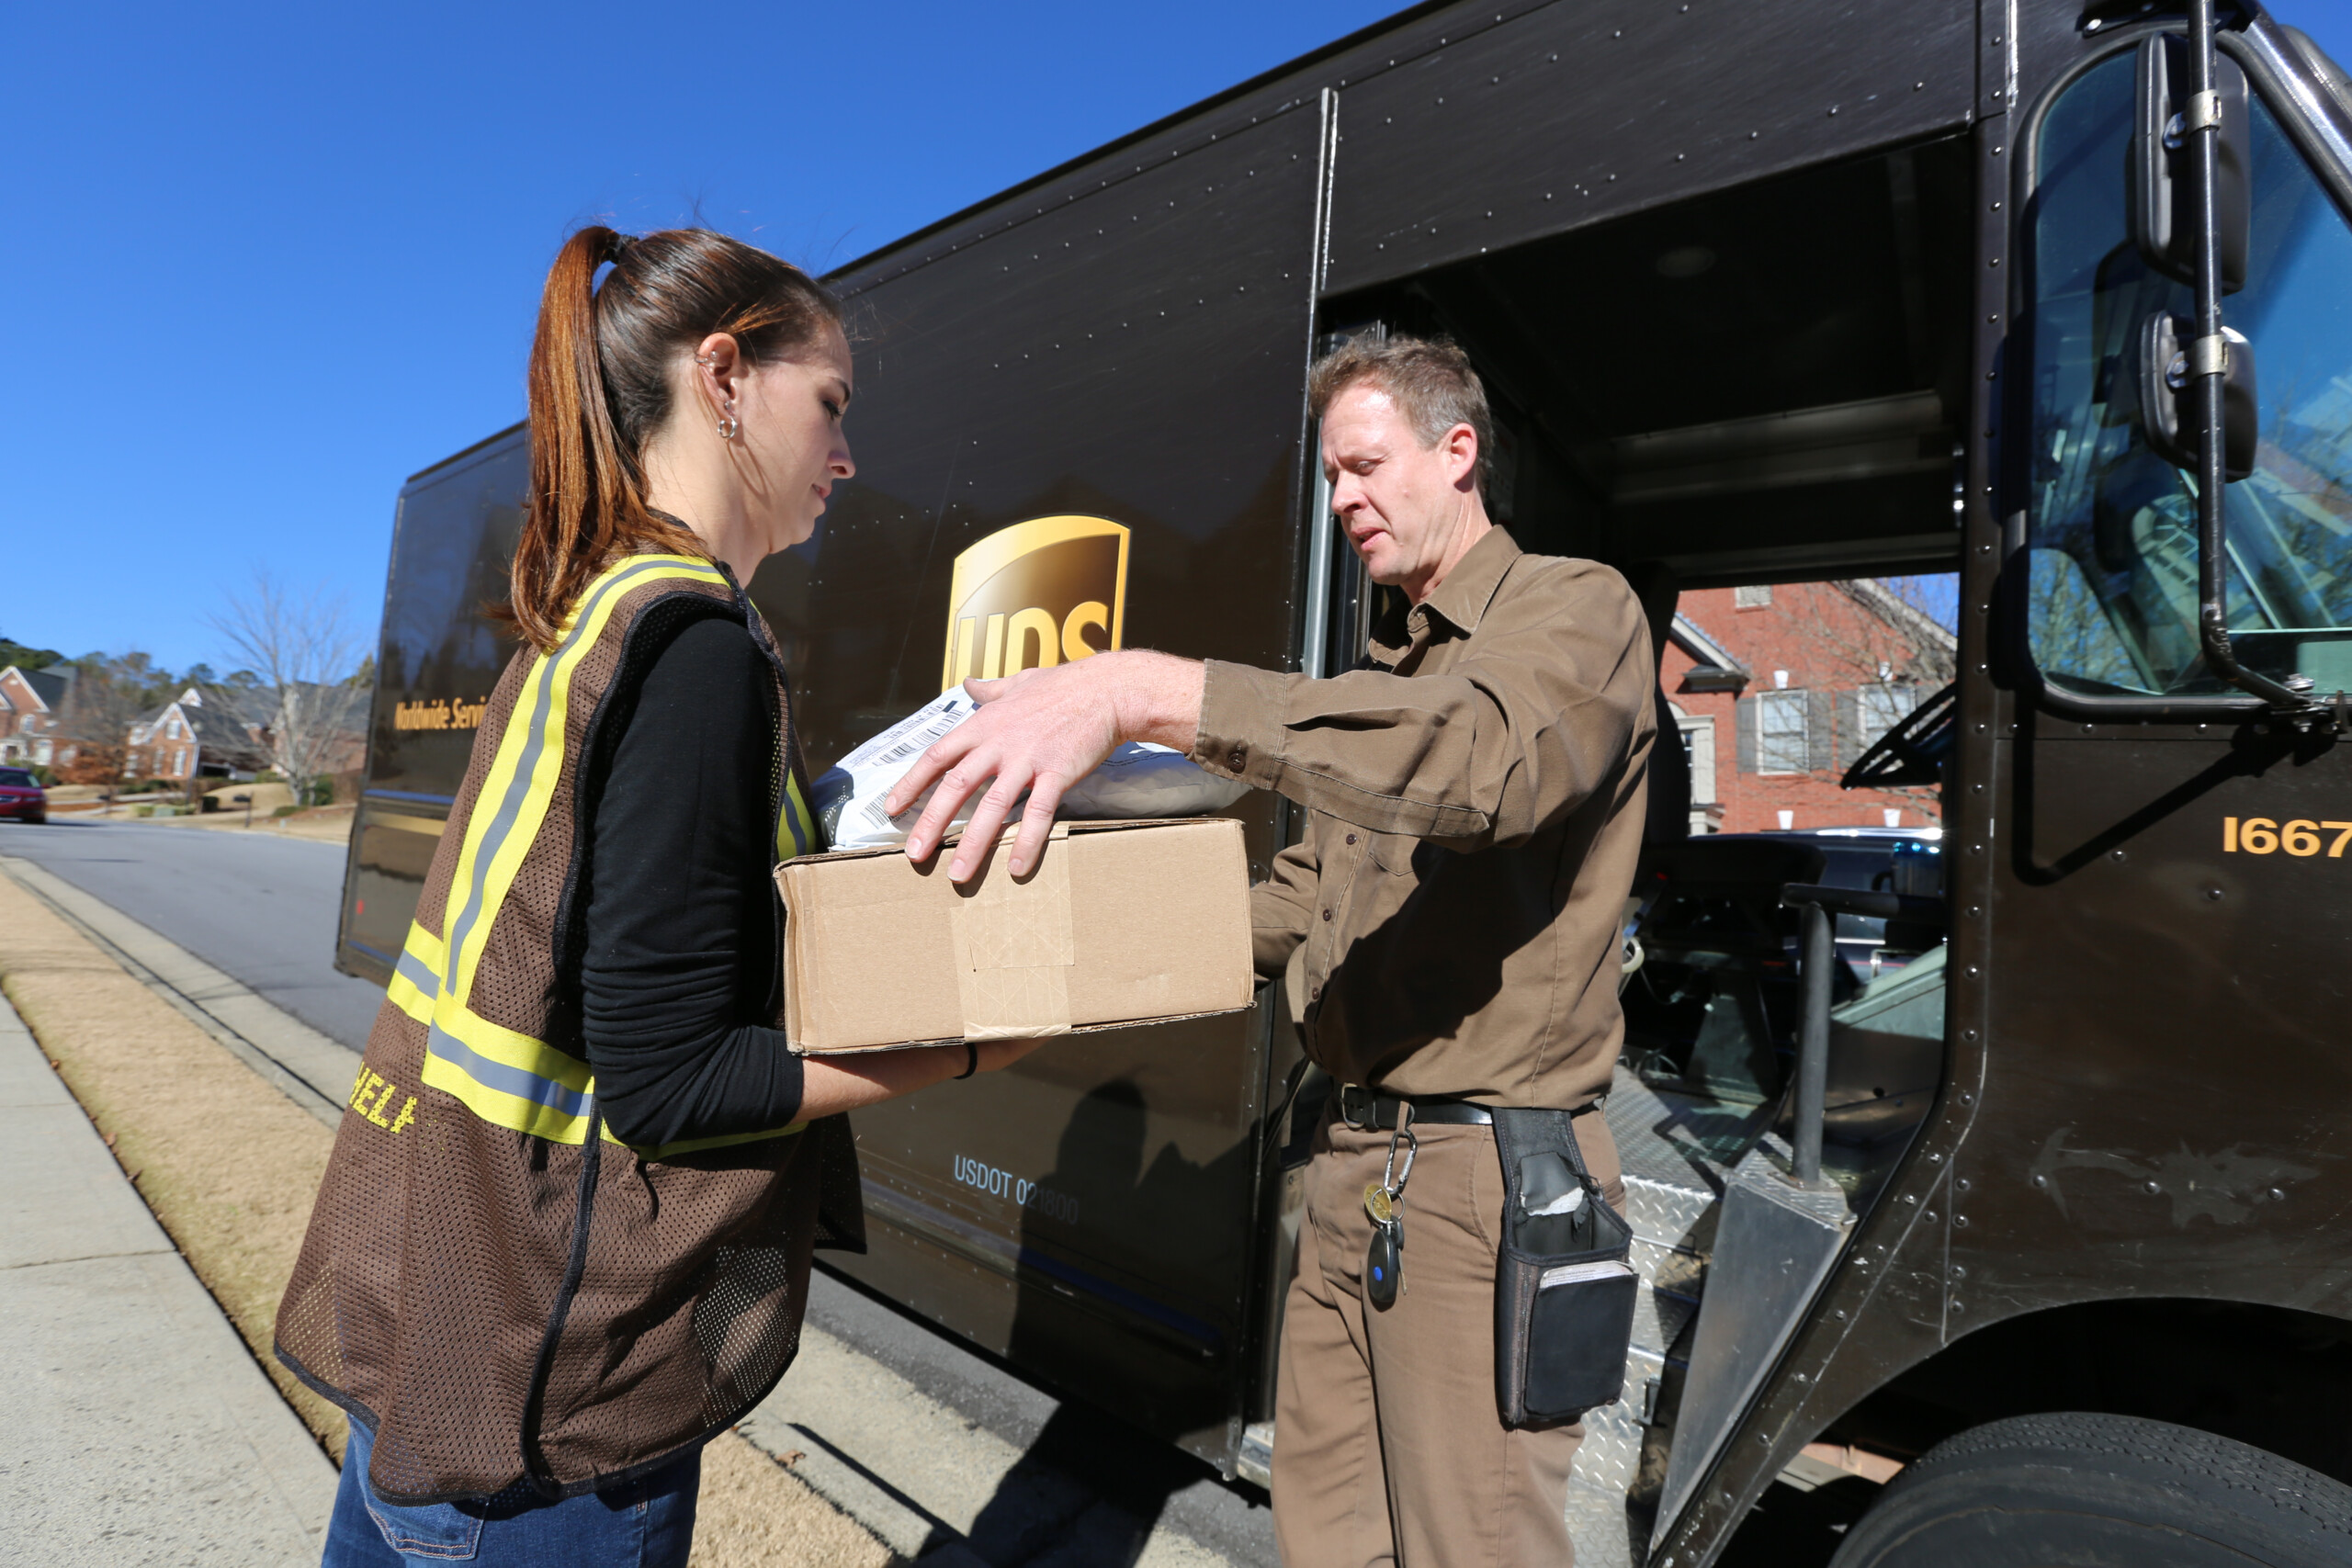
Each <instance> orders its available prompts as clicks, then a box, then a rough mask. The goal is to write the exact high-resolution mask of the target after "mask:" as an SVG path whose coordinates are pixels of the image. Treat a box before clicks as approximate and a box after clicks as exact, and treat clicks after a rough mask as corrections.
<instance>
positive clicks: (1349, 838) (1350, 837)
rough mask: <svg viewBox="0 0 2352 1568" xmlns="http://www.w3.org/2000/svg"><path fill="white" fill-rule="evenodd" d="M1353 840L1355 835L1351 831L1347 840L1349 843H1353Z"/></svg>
mask: <svg viewBox="0 0 2352 1568" xmlns="http://www.w3.org/2000/svg"><path fill="white" fill-rule="evenodd" d="M1355 841H1356V836H1355V835H1354V834H1353V833H1350V834H1349V835H1348V842H1350V843H1351V844H1352V843H1354V842H1355Z"/></svg>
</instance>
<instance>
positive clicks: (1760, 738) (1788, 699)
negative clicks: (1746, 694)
mask: <svg viewBox="0 0 2352 1568" xmlns="http://www.w3.org/2000/svg"><path fill="white" fill-rule="evenodd" d="M1805 707H1806V704H1805V694H1804V693H1803V692H1766V693H1764V694H1761V695H1760V696H1758V698H1757V699H1756V771H1757V772H1758V773H1807V772H1810V771H1811V764H1812V758H1813V738H1812V735H1811V734H1810V732H1809V731H1808V730H1807V728H1806V726H1805V718H1806V714H1805Z"/></svg>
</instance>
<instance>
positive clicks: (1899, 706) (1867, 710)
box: [1854, 684, 1919, 751]
mask: <svg viewBox="0 0 2352 1568" xmlns="http://www.w3.org/2000/svg"><path fill="white" fill-rule="evenodd" d="M1918 705H1919V691H1918V688H1917V687H1916V686H1894V685H1886V684H1880V685H1876V686H1864V687H1862V688H1860V690H1859V691H1857V692H1855V694H1854V717H1855V720H1856V724H1855V728H1858V729H1859V730H1860V732H1861V733H1860V735H1858V736H1856V737H1855V740H1856V743H1857V750H1858V751H1859V750H1860V749H1862V748H1867V747H1870V746H1874V745H1876V744H1877V743H1878V739H1879V737H1880V736H1882V735H1884V734H1885V733H1886V732H1887V731H1888V730H1890V729H1893V728H1894V727H1895V726H1896V725H1898V724H1900V723H1902V722H1903V721H1904V720H1905V718H1907V717H1909V716H1910V714H1911V710H1912V709H1913V708H1915V707H1917V706H1918Z"/></svg>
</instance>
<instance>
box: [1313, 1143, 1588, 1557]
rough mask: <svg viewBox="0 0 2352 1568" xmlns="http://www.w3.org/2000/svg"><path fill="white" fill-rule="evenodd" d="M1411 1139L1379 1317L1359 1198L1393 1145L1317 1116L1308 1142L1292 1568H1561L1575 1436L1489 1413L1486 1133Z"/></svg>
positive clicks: (1490, 1208) (1498, 1184) (1493, 1195)
mask: <svg viewBox="0 0 2352 1568" xmlns="http://www.w3.org/2000/svg"><path fill="white" fill-rule="evenodd" d="M1576 1126H1577V1139H1578V1146H1579V1147H1580V1148H1581V1149H1582V1151H1583V1154H1584V1157H1585V1163H1586V1165H1587V1167H1588V1168H1589V1169H1590V1170H1591V1172H1592V1175H1593V1177H1594V1179H1596V1180H1598V1181H1599V1182H1600V1184H1601V1190H1602V1192H1603V1194H1604V1195H1605V1196H1606V1197H1607V1198H1608V1199H1609V1201H1610V1203H1611V1206H1612V1207H1614V1208H1616V1209H1617V1210H1618V1211H1619V1212H1620V1213H1623V1209H1624V1201H1625V1200H1624V1187H1623V1183H1622V1182H1620V1181H1619V1180H1618V1176H1617V1150H1616V1146H1615V1145H1614V1144H1612V1143H1611V1140H1610V1137H1609V1134H1608V1130H1607V1127H1606V1125H1605V1124H1604V1123H1603V1122H1602V1121H1601V1119H1600V1117H1599V1116H1597V1115H1594V1116H1579V1117H1578V1118H1577V1123H1576ZM1417 1133H1418V1135H1419V1139H1420V1155H1419V1159H1418V1160H1417V1161H1416V1163H1415V1164H1414V1166H1413V1172H1412V1179H1411V1182H1410V1184H1409V1185H1408V1187H1407V1188H1406V1190H1405V1206H1404V1215H1403V1217H1404V1222H1405V1247H1404V1254H1403V1259H1404V1268H1403V1270H1402V1275H1403V1280H1404V1289H1403V1291H1402V1292H1401V1293H1400V1294H1399V1295H1398V1296H1397V1301H1396V1303H1395V1304H1394V1305H1392V1306H1390V1307H1389V1308H1388V1310H1387V1311H1385V1312H1383V1311H1381V1310H1379V1309H1378V1308H1376V1307H1374V1306H1373V1305H1372V1304H1371V1303H1369V1302H1367V1301H1365V1300H1364V1295H1363V1262H1364V1248H1365V1247H1367V1246H1368V1245H1369V1244H1370V1242H1371V1239H1372V1219H1371V1216H1370V1215H1368V1214H1367V1213H1365V1212H1364V1206H1363V1190H1364V1186H1365V1184H1366V1183H1367V1182H1373V1181H1377V1180H1379V1179H1380V1175H1381V1167H1382V1165H1383V1164H1384V1163H1385V1160H1386V1158H1387V1155H1388V1136H1389V1135H1388V1134H1385V1133H1366V1132H1361V1131H1359V1130H1357V1129H1356V1128H1354V1127H1351V1126H1349V1125H1348V1124H1347V1123H1345V1122H1334V1121H1331V1120H1328V1119H1327V1120H1326V1121H1325V1122H1324V1124H1323V1129H1322V1131H1321V1132H1320V1133H1318V1134H1317V1136H1316V1140H1315V1146H1314V1154H1313V1157H1312V1158H1311V1159H1310V1160H1309V1162H1308V1164H1307V1168H1306V1213H1305V1215H1304V1216H1303V1217H1302V1218H1301V1220H1300V1223H1299V1227H1298V1271H1297V1273H1296V1274H1295V1275H1294V1276H1293V1277H1292V1280H1291V1285H1290V1295H1289V1299H1288V1301H1287V1303H1285V1305H1284V1308H1283V1347H1282V1371H1281V1378H1280V1383H1279V1387H1278V1390H1277V1393H1276V1396H1275V1409H1274V1538H1275V1540H1276V1542H1277V1544H1278V1545H1279V1547H1280V1549H1281V1551H1282V1559H1283V1564H1284V1568H1374V1565H1375V1564H1402V1565H1403V1568H1464V1565H1469V1564H1480V1565H1487V1568H1524V1565H1529V1564H1536V1563H1542V1564H1545V1565H1547V1568H1566V1564H1567V1563H1569V1562H1570V1561H1571V1560H1572V1558H1573V1556H1574V1548H1573V1547H1572V1546H1571V1545H1570V1543H1569V1540H1568V1531H1567V1524H1566V1508H1567V1484H1568V1467H1569V1465H1570V1464H1571V1463H1572V1462H1573V1461H1574V1460H1575V1459H1576V1452H1577V1444H1578V1443H1580V1442H1582V1441H1583V1440H1584V1427H1582V1426H1581V1425H1578V1426H1569V1427H1550V1428H1547V1429H1544V1430H1540V1431H1517V1432H1513V1431H1507V1430H1505V1429H1504V1427H1503V1424H1502V1421H1501V1418H1500V1417H1499V1416H1497V1415H1496V1413H1495V1258H1496V1248H1497V1246H1498V1235H1497V1226H1498V1224H1500V1223H1501V1220H1502V1212H1503V1173H1502V1166H1501V1164H1500V1162H1499V1161H1498V1159H1497V1157H1496V1155H1495V1136H1494V1133H1493V1130H1492V1129H1490V1128H1487V1127H1427V1128H1421V1129H1418V1130H1417ZM1398 1158H1399V1160H1400V1161H1401V1160H1402V1158H1403V1154H1402V1151H1401V1150H1400V1151H1399V1154H1398Z"/></svg>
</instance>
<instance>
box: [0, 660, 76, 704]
mask: <svg viewBox="0 0 2352 1568" xmlns="http://www.w3.org/2000/svg"><path fill="white" fill-rule="evenodd" d="M9 671H15V672H16V674H17V679H19V680H21V681H23V682H24V683H25V685H26V686H27V688H28V689H29V690H30V691H31V692H32V694H33V696H34V698H35V699H36V700H37V701H38V702H40V705H41V706H42V707H43V708H44V709H46V710H47V711H49V712H51V713H55V712H56V711H57V710H58V709H59V708H60V707H62V706H63V705H64V703H65V694H66V693H67V692H68V691H69V690H71V689H72V688H73V685H74V667H73V666H72V665H70V664H52V665H51V666H49V667H48V668H47V669H45V670H28V669H26V668H25V667H24V666H23V665H21V664H11V665H9V666H8V668H7V669H6V670H0V675H6V674H7V673H9ZM11 706H13V704H11Z"/></svg>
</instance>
